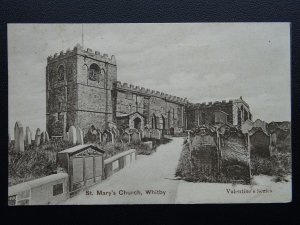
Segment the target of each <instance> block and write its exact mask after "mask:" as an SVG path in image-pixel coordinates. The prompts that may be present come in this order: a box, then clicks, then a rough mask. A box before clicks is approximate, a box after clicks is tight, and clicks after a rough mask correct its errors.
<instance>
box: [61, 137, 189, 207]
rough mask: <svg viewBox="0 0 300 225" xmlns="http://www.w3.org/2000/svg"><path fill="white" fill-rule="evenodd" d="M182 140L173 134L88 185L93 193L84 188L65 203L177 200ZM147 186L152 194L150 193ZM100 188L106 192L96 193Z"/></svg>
mask: <svg viewBox="0 0 300 225" xmlns="http://www.w3.org/2000/svg"><path fill="white" fill-rule="evenodd" d="M182 142H183V138H173V140H172V141H171V142H170V143H168V144H165V145H161V146H159V147H158V148H157V151H156V152H155V153H153V154H152V155H150V156H142V155H138V160H137V161H136V163H135V164H133V165H131V166H130V167H128V168H124V169H123V170H121V171H119V172H117V173H116V174H114V175H112V176H111V177H109V178H108V179H107V180H105V181H103V182H102V183H99V184H97V185H95V186H93V187H91V188H90V189H88V190H89V191H91V193H92V195H86V194H85V193H86V192H83V193H81V194H79V195H78V196H75V197H73V198H70V199H68V200H67V201H66V202H64V203H63V204H170V203H175V201H176V193H177V188H178V185H179V181H178V180H175V179H174V174H175V170H176V167H177V163H178V160H179V156H180V153H181V150H182ZM147 190H149V191H151V194H147V193H146V191H147ZM100 191H101V192H102V194H103V193H107V195H97V192H98V193H100ZM152 191H153V192H152ZM109 193H110V196H109ZM114 194H115V195H114Z"/></svg>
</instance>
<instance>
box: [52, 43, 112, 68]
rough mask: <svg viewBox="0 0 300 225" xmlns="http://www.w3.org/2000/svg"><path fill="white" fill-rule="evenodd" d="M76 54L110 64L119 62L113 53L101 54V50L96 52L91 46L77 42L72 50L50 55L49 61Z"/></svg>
mask: <svg viewBox="0 0 300 225" xmlns="http://www.w3.org/2000/svg"><path fill="white" fill-rule="evenodd" d="M74 55H83V56H86V57H90V58H93V59H95V60H100V61H103V62H108V63H110V64H114V65H116V64H117V62H116V57H115V56H114V55H111V56H110V57H109V56H108V54H106V53H103V55H101V54H100V52H99V51H95V52H94V51H93V50H92V49H90V48H87V49H83V47H82V46H81V45H80V44H77V45H76V46H75V47H74V48H73V49H72V50H70V49H69V48H68V49H67V51H66V52H64V51H60V53H59V54H58V53H55V54H54V55H53V56H48V58H47V62H48V63H51V62H54V61H56V60H59V59H63V58H67V57H71V56H74Z"/></svg>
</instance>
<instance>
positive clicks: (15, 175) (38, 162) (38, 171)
mask: <svg viewBox="0 0 300 225" xmlns="http://www.w3.org/2000/svg"><path fill="white" fill-rule="evenodd" d="M69 147H71V146H70V144H69V143H67V142H64V141H50V142H48V143H45V144H42V145H40V146H38V147H36V146H34V144H32V145H30V146H26V147H25V151H24V152H16V151H14V144H13V143H12V144H10V145H9V148H8V174H9V177H8V185H9V186H11V185H15V184H18V183H21V182H25V181H30V180H33V179H36V178H40V177H43V176H47V175H50V174H53V173H55V171H56V169H57V163H56V155H57V152H59V151H62V150H64V149H66V148H69Z"/></svg>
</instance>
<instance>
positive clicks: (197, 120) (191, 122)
mask: <svg viewBox="0 0 300 225" xmlns="http://www.w3.org/2000/svg"><path fill="white" fill-rule="evenodd" d="M186 111H187V120H188V121H187V128H188V129H192V128H193V127H196V126H198V125H201V124H214V123H215V112H217V111H222V112H224V113H226V114H227V122H228V123H230V124H233V125H241V124H242V123H243V122H244V121H246V120H248V119H249V120H252V114H251V113H250V108H249V105H248V104H247V103H246V102H245V101H244V100H243V99H241V98H240V99H234V100H229V101H225V100H223V101H221V102H219V101H216V102H208V103H206V102H205V103H196V104H188V105H187V110H186Z"/></svg>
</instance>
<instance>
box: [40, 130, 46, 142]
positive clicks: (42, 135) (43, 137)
mask: <svg viewBox="0 0 300 225" xmlns="http://www.w3.org/2000/svg"><path fill="white" fill-rule="evenodd" d="M44 143H45V134H44V132H42V133H41V144H44Z"/></svg>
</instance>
